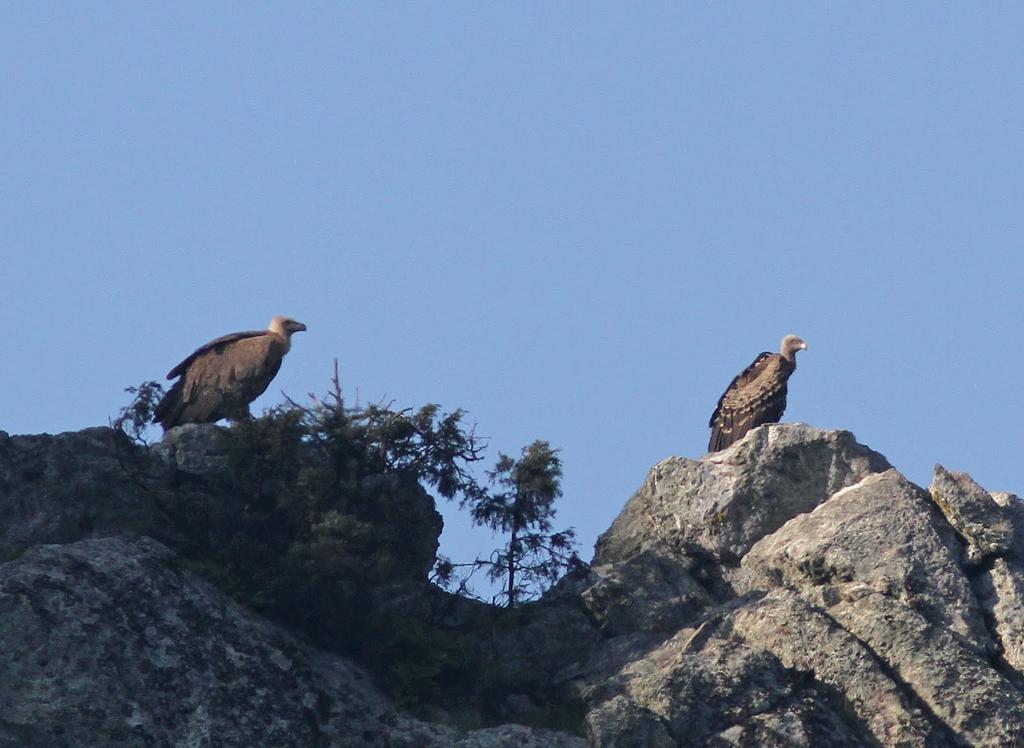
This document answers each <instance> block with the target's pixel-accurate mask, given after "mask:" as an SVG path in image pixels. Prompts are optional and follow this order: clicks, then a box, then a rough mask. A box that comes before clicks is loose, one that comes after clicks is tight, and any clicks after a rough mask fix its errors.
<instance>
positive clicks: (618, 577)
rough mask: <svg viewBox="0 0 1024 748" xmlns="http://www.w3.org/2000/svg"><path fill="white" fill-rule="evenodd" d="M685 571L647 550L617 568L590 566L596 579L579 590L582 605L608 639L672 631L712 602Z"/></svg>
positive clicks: (683, 566) (684, 567) (677, 562)
mask: <svg viewBox="0 0 1024 748" xmlns="http://www.w3.org/2000/svg"><path fill="white" fill-rule="evenodd" d="M691 568H692V566H691V565H689V564H685V563H682V562H681V561H680V560H678V559H676V558H671V557H666V556H658V555H657V554H655V553H653V552H652V551H650V550H647V551H643V552H641V553H638V554H637V555H635V556H633V557H632V558H629V559H627V560H626V561H623V562H622V563H619V564H608V565H605V566H595V567H591V572H592V574H593V576H594V577H596V579H597V581H595V582H594V583H593V584H591V585H590V586H589V587H588V588H587V589H586V590H584V591H583V593H582V599H583V603H584V605H586V606H587V610H588V611H589V612H590V614H591V615H592V616H593V617H594V619H595V620H596V621H597V623H598V625H599V626H601V629H602V630H603V631H604V632H605V633H606V634H609V635H612V634H625V633H629V632H635V631H643V632H651V631H677V630H678V629H679V628H680V627H682V626H684V625H685V624H687V623H689V622H691V621H692V620H693V619H694V618H695V617H696V616H697V615H699V613H700V612H701V611H702V610H703V609H704V608H706V607H708V605H710V604H711V602H712V598H711V596H710V595H709V594H708V592H707V591H706V590H705V589H704V588H703V587H702V586H701V585H700V584H699V583H698V582H697V581H696V580H695V579H694V578H693V577H692V576H691V574H690V569H691Z"/></svg>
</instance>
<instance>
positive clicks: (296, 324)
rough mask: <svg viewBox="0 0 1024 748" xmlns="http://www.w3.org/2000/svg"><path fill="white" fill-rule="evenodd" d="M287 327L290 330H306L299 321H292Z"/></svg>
mask: <svg viewBox="0 0 1024 748" xmlns="http://www.w3.org/2000/svg"><path fill="white" fill-rule="evenodd" d="M289 328H291V329H290V332H305V331H306V326H305V325H304V324H302V323H301V322H292V323H291V324H290V325H289Z"/></svg>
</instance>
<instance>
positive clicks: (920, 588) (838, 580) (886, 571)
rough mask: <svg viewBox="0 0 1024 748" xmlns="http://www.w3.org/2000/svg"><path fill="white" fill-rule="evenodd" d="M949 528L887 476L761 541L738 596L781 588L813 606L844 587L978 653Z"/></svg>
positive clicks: (969, 596) (975, 611)
mask: <svg viewBox="0 0 1024 748" xmlns="http://www.w3.org/2000/svg"><path fill="white" fill-rule="evenodd" d="M959 559H960V546H959V544H958V543H957V540H956V537H955V535H954V533H953V532H952V531H951V528H950V527H949V526H948V525H947V524H946V523H945V522H943V521H942V519H941V517H940V516H939V515H938V514H937V513H936V512H934V511H933V510H932V504H931V501H930V500H929V498H928V495H927V494H926V493H925V492H924V491H922V490H921V489H920V488H918V487H917V486H915V485H913V484H912V483H910V482H909V481H907V480H906V479H905V478H904V477H903V476H902V475H900V474H899V473H897V472H896V471H895V470H888V471H886V472H885V473H880V474H875V475H872V476H870V477H868V478H865V479H864V480H863V481H861V482H860V483H858V484H857V485H855V486H851V487H848V488H846V489H844V490H842V491H839V492H838V493H836V494H835V495H834V496H832V497H831V498H830V499H829V500H828V501H827V502H826V503H824V504H822V505H821V506H819V507H817V508H816V509H815V510H814V511H813V512H810V513H808V514H803V515H801V516H799V517H796V518H794V519H793V520H791V521H790V522H788V523H787V524H786V525H785V527H782V528H781V529H780V530H779V531H778V532H776V533H774V534H772V535H771V536H769V537H766V538H764V539H763V540H761V541H760V542H759V543H758V544H757V545H755V546H754V547H753V548H752V549H751V551H750V553H748V554H747V555H746V557H744V559H743V570H744V578H743V583H742V584H741V587H742V588H744V589H748V590H749V589H771V588H772V587H777V586H782V585H787V586H790V587H795V588H797V589H798V590H800V591H802V592H804V593H806V594H807V595H808V596H809V597H810V598H811V599H812V600H813V601H814V602H815V603H817V602H818V601H819V600H821V601H824V607H828V605H829V602H830V597H831V596H835V595H836V594H837V591H838V590H839V589H840V588H841V587H842V586H843V585H848V584H856V585H859V586H865V587H868V588H870V589H872V590H875V591H877V592H879V593H881V594H883V595H886V596H888V597H891V598H893V599H894V600H897V601H899V602H900V603H901V604H903V605H906V606H907V607H909V608H911V609H914V610H919V611H921V613H922V614H923V615H924V616H925V618H927V619H928V620H929V621H933V622H935V623H937V624H939V625H942V626H945V627H947V628H948V629H950V631H952V632H955V633H956V634H958V635H959V636H961V637H962V638H963V639H964V640H965V641H966V642H969V643H970V644H971V645H973V646H974V648H975V649H977V651H979V652H986V651H987V650H988V649H989V647H990V645H991V642H990V640H989V635H988V630H987V629H986V627H985V623H984V619H983V617H982V611H981V609H980V608H979V606H978V602H977V600H976V599H975V597H974V593H973V591H972V590H971V586H970V583H969V581H968V579H967V576H966V575H965V574H964V572H963V569H962V568H961V567H960V564H959Z"/></svg>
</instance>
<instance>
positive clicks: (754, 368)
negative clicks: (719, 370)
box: [708, 351, 792, 452]
mask: <svg viewBox="0 0 1024 748" xmlns="http://www.w3.org/2000/svg"><path fill="white" fill-rule="evenodd" d="M791 372H792V368H791V367H790V366H789V365H788V362H787V361H786V360H785V359H783V358H782V356H780V355H779V354H777V353H769V352H768V351H765V352H764V353H762V354H761V355H759V356H758V357H757V358H756V359H754V362H753V363H752V364H750V366H748V367H747V368H746V369H744V370H743V371H742V372H740V374H739V375H737V376H736V377H735V378H734V379H733V380H732V382H731V383H730V384H729V386H728V388H726V390H725V392H724V393H722V396H721V397H720V398H719V399H718V406H717V407H716V408H715V412H714V413H713V414H712V415H711V420H710V421H709V423H708V425H709V426H710V427H711V440H710V441H709V442H708V451H709V452H717V451H719V450H721V449H725V448H726V447H728V446H729V445H730V444H732V443H733V442H735V441H737V440H739V439H740V438H742V437H743V435H744V434H746V433H747V432H748V431H749V430H750V429H752V428H754V427H755V426H760V425H761V424H763V423H774V422H776V421H778V420H779V419H780V418H781V417H782V413H783V411H784V410H785V409H786V382H787V380H788V379H789V374H790V373H791Z"/></svg>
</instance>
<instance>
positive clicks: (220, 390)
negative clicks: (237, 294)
mask: <svg viewBox="0 0 1024 748" xmlns="http://www.w3.org/2000/svg"><path fill="white" fill-rule="evenodd" d="M305 329H306V326H305V325H304V324H302V323H301V322H296V321H295V320H293V319H291V318H289V317H274V318H273V319H272V320H270V325H269V326H268V327H267V329H266V330H250V331H248V332H233V333H231V334H230V335H223V336H221V337H219V338H217V339H216V340H211V341H210V342H209V343H207V344H206V345H204V346H202V347H201V348H197V349H196V350H195V351H194V352H193V353H192V354H191V355H190V356H189V357H188V358H186V359H185V360H184V361H182V362H181V363H180V364H178V365H177V366H175V367H174V368H173V369H171V370H170V372H168V374H167V378H168V379H174V378H175V377H180V378H179V379H178V381H177V382H175V383H174V385H173V386H172V387H171V389H170V390H168V391H167V394H166V395H164V397H163V399H162V400H161V401H160V403H159V405H157V406H156V410H155V411H153V422H154V423H159V424H160V425H161V426H163V427H164V431H165V432H166V431H167V430H168V429H171V428H173V427H175V426H180V425H181V424H183V423H213V422H214V421H219V420H220V419H221V418H229V419H231V420H232V421H239V420H245V419H246V418H249V417H250V416H249V403H251V402H252V401H253V400H255V399H256V398H257V397H259V396H260V395H262V394H263V392H264V391H265V390H266V389H267V387H268V386H269V385H270V381H271V380H272V379H273V378H274V377H275V376H276V375H277V370H278V369H280V368H281V360H282V359H283V358H284V356H285V354H286V353H288V351H289V349H290V348H291V347H292V343H291V338H292V333H295V332H300V331H302V330H305Z"/></svg>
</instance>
